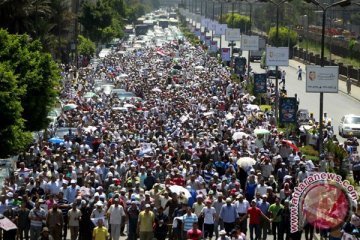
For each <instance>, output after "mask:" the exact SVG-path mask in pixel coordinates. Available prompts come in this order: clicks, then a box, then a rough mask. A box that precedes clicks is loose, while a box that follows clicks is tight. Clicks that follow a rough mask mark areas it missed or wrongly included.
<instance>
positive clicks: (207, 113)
mask: <svg viewBox="0 0 360 240" xmlns="http://www.w3.org/2000/svg"><path fill="white" fill-rule="evenodd" d="M203 114H204V116H211V115H213V114H214V112H213V111H210V112H205V113H203Z"/></svg>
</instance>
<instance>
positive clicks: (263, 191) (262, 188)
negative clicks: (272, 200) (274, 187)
mask: <svg viewBox="0 0 360 240" xmlns="http://www.w3.org/2000/svg"><path fill="white" fill-rule="evenodd" d="M267 188H268V186H267V185H265V184H264V186H261V185H260V184H258V185H257V187H256V189H255V195H256V193H260V195H261V196H262V195H264V194H266V193H267Z"/></svg>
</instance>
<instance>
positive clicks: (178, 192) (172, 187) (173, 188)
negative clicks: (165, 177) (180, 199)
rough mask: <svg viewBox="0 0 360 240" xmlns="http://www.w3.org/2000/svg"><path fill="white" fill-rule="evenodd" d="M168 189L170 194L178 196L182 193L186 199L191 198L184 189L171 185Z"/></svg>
mask: <svg viewBox="0 0 360 240" xmlns="http://www.w3.org/2000/svg"><path fill="white" fill-rule="evenodd" d="M169 188H170V191H171V192H172V193H176V194H177V195H180V194H181V193H184V194H185V197H187V198H190V197H191V194H190V192H189V190H187V189H186V188H184V187H182V186H178V185H172V186H170V187H169Z"/></svg>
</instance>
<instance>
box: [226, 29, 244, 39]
mask: <svg viewBox="0 0 360 240" xmlns="http://www.w3.org/2000/svg"><path fill="white" fill-rule="evenodd" d="M240 39H241V36H240V29H239V28H228V29H226V30H225V40H226V41H228V42H232V41H240Z"/></svg>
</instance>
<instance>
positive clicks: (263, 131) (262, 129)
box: [254, 128, 270, 135]
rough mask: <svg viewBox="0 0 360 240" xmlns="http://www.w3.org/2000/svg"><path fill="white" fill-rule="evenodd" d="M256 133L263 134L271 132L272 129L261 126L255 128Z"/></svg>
mask: <svg viewBox="0 0 360 240" xmlns="http://www.w3.org/2000/svg"><path fill="white" fill-rule="evenodd" d="M254 133H255V135H259V134H260V135H261V134H269V133H270V131H269V130H267V129H264V128H261V129H255V130H254Z"/></svg>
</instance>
